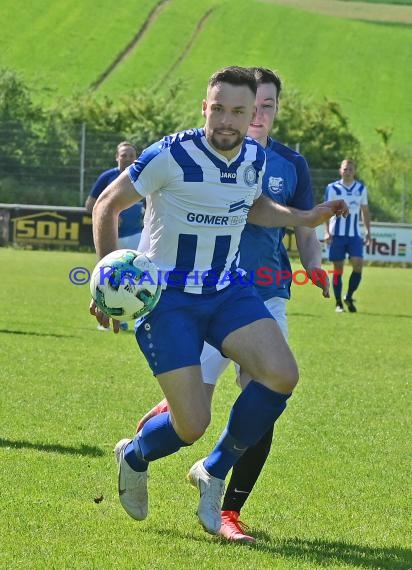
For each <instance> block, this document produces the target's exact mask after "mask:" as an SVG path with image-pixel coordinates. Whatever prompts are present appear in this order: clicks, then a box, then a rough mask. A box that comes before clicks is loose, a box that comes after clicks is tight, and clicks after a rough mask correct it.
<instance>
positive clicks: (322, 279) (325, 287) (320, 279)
mask: <svg viewBox="0 0 412 570" xmlns="http://www.w3.org/2000/svg"><path fill="white" fill-rule="evenodd" d="M308 275H309V277H310V280H311V281H312V283H313V284H314V285H316V287H319V289H321V290H322V295H323V296H324V297H325V298H329V297H330V292H329V290H330V282H329V277H328V274H327V273H326V271H325V270H324V269H321V268H320V267H310V268H308Z"/></svg>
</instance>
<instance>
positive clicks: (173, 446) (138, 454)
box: [124, 412, 190, 471]
mask: <svg viewBox="0 0 412 570" xmlns="http://www.w3.org/2000/svg"><path fill="white" fill-rule="evenodd" d="M188 445H190V443H186V442H185V441H183V440H182V439H180V437H179V436H178V435H177V433H176V432H175V430H174V427H173V426H172V422H171V420H170V414H169V412H165V413H163V414H159V415H157V416H154V417H153V418H151V419H150V420H148V421H147V422H146V423H145V425H144V426H143V428H142V430H141V431H140V432H139V433H138V434H137V435H136V437H135V438H134V439H133V441H132V442H131V443H129V445H128V446H127V447H126V449H125V455H124V458H125V460H126V461H127V463H128V464H129V465H130V467H131V468H132V469H134V470H135V471H146V469H147V467H148V464H149V462H150V461H154V460H155V459H159V458H160V457H166V455H171V454H172V453H175V452H176V451H178V450H179V449H180V448H181V447H186V446H188Z"/></svg>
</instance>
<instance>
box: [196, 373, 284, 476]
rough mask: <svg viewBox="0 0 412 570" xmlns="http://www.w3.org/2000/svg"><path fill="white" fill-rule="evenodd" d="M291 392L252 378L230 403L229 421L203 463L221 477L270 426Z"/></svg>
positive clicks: (213, 473) (211, 473)
mask: <svg viewBox="0 0 412 570" xmlns="http://www.w3.org/2000/svg"><path fill="white" fill-rule="evenodd" d="M289 396H290V394H281V393H279V392H274V391H273V390H270V389H269V388H266V386H263V384H260V383H259V382H256V381H254V380H252V381H251V382H249V384H248V385H247V386H246V388H245V390H244V391H243V392H242V393H241V394H240V396H239V397H238V399H237V400H236V402H235V403H234V405H233V408H232V410H231V412H230V416H229V422H228V424H227V427H226V428H225V430H224V431H223V434H222V435H221V437H220V439H219V441H218V443H217V445H216V446H215V448H214V449H213V451H212V453H211V454H210V455H209V456H208V457H207V458H206V459H205V461H204V467H205V469H206V471H208V473H210V475H212V476H213V477H217V478H219V479H224V478H225V477H226V475H227V474H228V472H229V470H230V469H231V467H233V465H234V464H235V463H236V462H237V461H238V460H239V459H240V457H241V456H242V455H243V454H244V453H245V451H246V449H247V448H248V447H250V446H252V445H255V444H256V443H257V442H258V441H259V440H260V439H261V438H262V436H263V435H264V434H265V433H266V432H267V431H268V430H269V428H270V427H271V426H272V425H273V424H274V422H275V421H276V420H277V419H278V417H279V416H280V415H281V413H282V412H283V410H284V409H285V408H286V400H287V399H288V398H289Z"/></svg>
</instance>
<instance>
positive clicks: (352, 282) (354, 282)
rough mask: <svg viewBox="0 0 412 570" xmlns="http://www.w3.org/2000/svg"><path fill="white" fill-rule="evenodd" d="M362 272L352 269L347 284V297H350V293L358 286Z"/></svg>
mask: <svg viewBox="0 0 412 570" xmlns="http://www.w3.org/2000/svg"><path fill="white" fill-rule="evenodd" d="M361 278H362V273H359V272H358V271H352V274H351V276H350V277H349V286H348V293H347V295H346V298H347V299H352V295H353V294H354V292H355V291H356V289H357V288H358V287H359V283H360V282H361Z"/></svg>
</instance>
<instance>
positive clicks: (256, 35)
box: [0, 0, 412, 147]
mask: <svg viewBox="0 0 412 570" xmlns="http://www.w3.org/2000/svg"><path fill="white" fill-rule="evenodd" d="M155 4H156V2H155V0H144V1H143V0H132V1H131V2H129V3H128V4H120V5H119V6H117V7H116V9H115V10H114V9H113V3H112V2H110V1H109V0H103V1H102V2H100V3H99V5H98V8H97V7H96V5H95V3H92V2H89V1H85V2H82V3H79V2H75V1H74V0H63V1H62V2H58V3H56V2H51V0H34V1H33V2H32V3H31V4H30V6H27V7H26V8H25V10H16V9H15V3H14V2H13V1H12V0H5V1H4V2H3V3H2V5H1V7H0V19H1V21H2V22H3V26H2V34H1V37H0V54H1V55H0V64H1V65H7V66H11V67H13V68H16V69H17V70H19V71H21V72H22V73H23V74H24V76H25V77H27V78H28V79H29V80H31V81H33V82H35V83H36V85H37V86H38V87H40V86H42V85H43V86H45V87H47V88H48V89H50V95H49V96H50V98H55V97H56V95H67V94H70V93H72V92H73V91H78V90H84V89H87V87H88V86H90V85H91V84H92V83H93V82H94V81H95V80H96V79H97V78H98V77H99V76H100V74H101V73H102V72H103V71H104V70H106V69H107V68H108V66H109V65H110V64H111V63H112V62H113V61H114V59H115V58H116V56H117V54H119V53H120V52H121V51H122V50H123V49H124V48H125V46H126V45H127V44H128V43H129V42H130V40H131V39H132V38H133V36H134V35H135V34H136V33H137V31H138V30H139V29H140V27H141V26H142V23H143V22H144V20H145V18H146V17H147V15H148V14H149V12H150V10H151V8H152V7H153V6H154V5H155ZM211 8H214V10H213V12H212V14H211V15H210V17H209V18H207V19H206V20H205V22H204V25H203V27H202V28H201V29H200V30H198V31H197V32H196V33H195V30H196V26H197V24H198V23H199V22H200V20H201V19H202V17H203V16H204V15H205V14H206V13H207V11H208V10H209V9H211ZM372 9H373V6H371V10H372ZM192 39H193V40H194V41H193V43H192V44H191V46H190V49H189V50H188V52H187V53H186V52H185V49H186V48H187V46H188V45H189V44H190V41H191V40H192ZM411 45H412V26H400V25H391V24H382V23H371V22H369V23H366V22H358V21H355V20H343V19H340V18H337V17H332V16H326V15H322V14H317V13H312V12H306V11H303V10H299V9H296V8H290V7H287V6H281V5H277V4H272V3H267V2H262V1H260V0H238V1H237V2H236V9H234V6H233V2H230V1H228V0H213V1H211V0H199V1H196V2H193V1H190V0H173V2H167V3H166V4H164V6H163V9H162V10H161V11H160V13H159V14H158V16H157V18H155V20H154V21H153V22H152V25H151V26H150V27H149V28H148V30H147V32H146V34H145V35H144V37H143V38H142V40H141V41H140V42H139V43H138V45H137V46H136V48H135V50H133V51H132V52H131V54H130V56H129V57H128V58H127V59H126V60H125V61H124V62H122V63H121V64H120V65H119V66H118V67H117V68H116V70H115V71H114V72H113V74H112V75H111V76H109V77H108V79H107V81H105V82H104V83H103V84H102V86H101V89H100V90H99V92H101V93H102V94H108V95H113V96H117V95H121V94H122V93H124V92H125V91H130V90H132V89H133V88H136V87H137V88H139V87H140V88H141V87H149V88H153V89H158V88H159V86H163V85H167V84H168V81H165V76H166V75H167V74H168V72H169V71H170V70H171V69H172V68H173V67H174V66H175V65H176V64H177V68H176V69H175V71H174V72H173V77H174V78H178V79H184V80H185V81H187V83H188V92H187V99H186V101H184V102H182V104H183V105H185V106H188V107H189V108H191V109H192V108H193V105H199V102H200V100H201V98H202V97H203V96H204V91H205V83H206V79H207V77H208V76H209V75H210V73H212V72H213V71H215V70H216V69H217V68H218V67H220V66H225V65H230V64H233V63H237V64H240V65H264V66H268V67H275V68H277V69H279V71H280V73H281V75H282V77H283V79H284V82H285V86H286V88H293V89H298V90H299V91H301V93H302V94H303V95H304V96H309V97H313V98H314V99H315V100H321V99H322V98H323V97H328V98H330V99H333V100H337V101H338V102H339V103H340V104H341V105H342V108H343V110H344V112H345V113H346V114H347V115H348V117H349V119H350V123H351V128H352V129H353V130H354V132H355V133H356V134H357V135H358V136H359V137H360V138H361V140H362V141H364V142H366V143H368V144H373V143H377V142H378V138H377V135H376V133H375V128H376V127H393V128H394V134H393V139H392V140H393V143H394V144H395V145H399V146H402V147H408V146H409V145H410V136H409V129H408V125H409V122H410V121H409V116H410V105H409V98H408V96H407V94H408V93H410V92H412V76H411V74H410V73H408V70H409V63H410V62H409V59H410V57H409V56H410V52H411ZM182 55H185V57H184V58H183V60H182V61H180V58H181V56H182ZM376 61H379V66H378V67H376ZM375 68H376V72H374V73H372V74H371V69H375ZM169 80H170V77H169ZM365 94H366V95H365ZM365 97H366V99H367V100H366V99H365ZM199 120H200V116H199Z"/></svg>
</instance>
